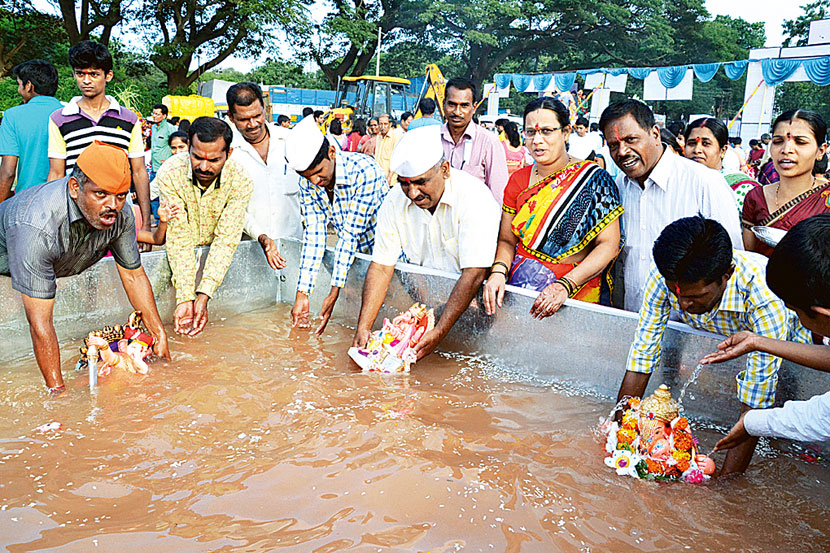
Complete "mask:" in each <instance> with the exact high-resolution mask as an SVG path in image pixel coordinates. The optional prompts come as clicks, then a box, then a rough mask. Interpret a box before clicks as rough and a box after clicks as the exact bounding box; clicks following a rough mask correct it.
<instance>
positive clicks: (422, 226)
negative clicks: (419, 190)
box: [372, 169, 501, 273]
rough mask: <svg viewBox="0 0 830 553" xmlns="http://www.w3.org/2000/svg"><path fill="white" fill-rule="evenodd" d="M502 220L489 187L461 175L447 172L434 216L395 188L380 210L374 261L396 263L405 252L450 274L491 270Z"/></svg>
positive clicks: (417, 261) (414, 260)
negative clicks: (474, 268)
mask: <svg viewBox="0 0 830 553" xmlns="http://www.w3.org/2000/svg"><path fill="white" fill-rule="evenodd" d="M500 220H501V217H500V209H499V206H498V204H497V203H496V200H495V199H494V198H493V194H492V193H491V192H490V189H488V188H487V186H486V185H485V184H484V182H482V181H481V180H479V179H477V178H476V177H474V176H472V175H470V174H469V173H466V172H464V171H461V170H458V169H450V178H449V179H447V180H446V181H445V184H444V193H443V194H442V195H441V199H440V200H439V202H438V206H437V207H436V208H435V213H434V214H431V213H430V212H429V211H427V210H426V209H421V208H420V207H418V206H417V205H415V202H413V201H412V200H410V199H409V198H407V197H406V195H405V194H404V193H403V190H402V189H401V187H400V185H396V186H395V187H394V188H393V189H392V190H391V191H390V192H389V194H388V195H387V196H386V198H385V199H384V200H383V204H382V205H381V206H380V209H379V210H378V225H377V229H376V230H375V247H374V250H373V251H372V261H374V262H375V263H378V264H380V265H394V264H395V263H396V262H397V261H398V259H399V258H400V255H401V252H403V254H404V256H405V260H406V262H407V263H413V264H415V265H421V266H422V267H429V268H432V269H438V270H441V271H447V272H450V273H460V272H461V270H462V269H467V268H470V267H490V266H491V265H492V264H493V259H494V258H495V256H496V241H497V239H498V234H499V222H500Z"/></svg>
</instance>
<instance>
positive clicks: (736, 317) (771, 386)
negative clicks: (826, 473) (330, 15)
mask: <svg viewBox="0 0 830 553" xmlns="http://www.w3.org/2000/svg"><path fill="white" fill-rule="evenodd" d="M652 253H653V256H654V263H652V265H651V270H650V271H649V275H648V278H647V279H646V288H645V292H644V294H645V295H644V300H643V305H642V307H641V308H640V322H639V325H638V327H637V332H636V334H635V337H634V343H633V344H632V346H631V350H630V351H629V354H628V363H627V369H628V370H627V371H626V373H625V377H624V378H623V382H622V385H621V386H620V393H619V396H618V399H622V397H624V396H642V395H643V393H644V392H645V389H646V385H647V384H648V380H649V377H650V376H651V372H652V371H653V370H654V368H655V367H658V366H659V365H660V344H661V341H662V339H663V332H664V331H665V329H666V325H667V323H668V321H669V315H670V314H671V313H672V312H675V313H677V314H678V315H679V318H680V320H681V321H682V322H684V323H686V324H688V325H689V326H691V327H692V328H697V329H700V330H706V331H709V332H714V333H717V334H723V335H728V334H732V333H735V332H740V331H742V330H748V331H751V332H754V333H756V334H758V335H761V336H766V337H768V338H773V339H775V340H797V341H801V342H808V341H809V340H810V336H809V333H808V332H807V331H806V330H805V329H804V327H802V326H801V324H800V323H799V322H798V320H797V318H796V316H795V314H794V313H793V312H791V311H788V310H787V308H786V306H785V305H784V302H783V301H781V300H780V299H778V298H777V297H776V296H775V295H774V294H773V293H772V291H771V290H770V289H769V288H768V287H767V284H766V283H765V282H764V279H763V276H762V275H763V274H764V265H765V261H766V260H765V259H764V258H763V257H762V256H760V255H757V254H754V253H750V252H743V251H737V250H733V249H732V243H731V241H730V238H729V233H728V232H727V231H726V229H724V228H723V226H721V225H720V223H718V222H717V221H714V220H712V219H704V218H703V217H702V216H697V217H686V218H683V219H678V220H677V221H675V222H673V223H672V224H670V225H669V226H667V227H666V228H665V229H663V232H661V233H660V236H659V237H658V238H657V240H656V241H655V243H654V248H653V250H652ZM780 366H781V359H779V358H777V357H773V356H772V355H769V354H767V353H763V352H755V353H752V354H751V355H749V357H748V358H747V362H746V370H745V371H742V372H741V373H739V374H738V375H737V377H736V380H737V382H738V399H739V400H740V402H741V404H742V406H741V409H742V410H741V412H742V413H743V412H745V411H747V410H748V409H750V408H754V409H759V408H760V409H763V408H766V407H770V406H772V404H773V403H774V401H775V389H776V386H777V384H778V368H779V367H780ZM757 441H758V440H757V438H755V439H751V440H747V441H746V442H744V443H743V444H741V445H740V446H738V447H735V448H733V449H732V450H730V451H729V453H728V454H727V456H726V460H725V461H724V464H723V468H722V469H721V474H729V473H732V472H743V471H744V470H746V467H747V466H748V465H749V461H750V459H752V454H753V452H754V451H755V444H756V443H757Z"/></svg>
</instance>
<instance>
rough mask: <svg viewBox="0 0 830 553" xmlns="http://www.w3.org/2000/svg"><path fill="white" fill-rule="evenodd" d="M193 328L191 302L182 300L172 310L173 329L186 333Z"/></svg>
mask: <svg viewBox="0 0 830 553" xmlns="http://www.w3.org/2000/svg"><path fill="white" fill-rule="evenodd" d="M192 328H193V302H192V301H184V302H182V303H180V304H179V305H177V306H176V311H175V312H173V330H175V331H176V332H178V333H179V334H188V333H189V332H190V330H191V329H192Z"/></svg>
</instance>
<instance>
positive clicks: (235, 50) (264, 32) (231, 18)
mask: <svg viewBox="0 0 830 553" xmlns="http://www.w3.org/2000/svg"><path fill="white" fill-rule="evenodd" d="M303 10H304V9H303V7H302V5H301V4H300V0H160V1H159V2H158V3H157V4H155V6H154V8H153V9H147V10H141V11H139V12H137V16H136V21H138V23H139V25H140V30H141V31H142V32H143V33H144V35H145V36H146V37H147V38H148V40H150V42H151V45H150V59H151V60H152V61H153V63H154V64H155V65H156V67H158V68H159V69H161V70H162V71H163V72H164V74H165V75H167V88H168V90H170V91H171V92H173V91H175V90H177V89H181V88H187V87H188V86H190V85H191V84H192V83H193V82H194V81H195V80H196V79H197V78H198V77H199V76H200V75H201V74H203V73H205V72H206V71H209V70H210V69H213V68H214V67H216V66H217V65H219V64H220V63H221V62H222V61H224V60H225V59H227V58H228V56H230V55H231V54H233V55H235V56H239V57H245V56H255V55H256V56H258V55H260V54H261V53H262V51H263V50H266V49H268V48H269V47H270V46H272V45H273V40H274V36H275V35H276V33H277V31H278V30H279V29H285V28H287V27H288V26H291V25H295V26H299V25H301V23H302V22H303V21H304V19H303V17H304V11H303ZM159 35H160V36H161V40H160V41H159V40H158V37H159ZM194 58H195V59H196V63H197V67H196V69H194V70H192V71H191V70H190V67H191V64H192V63H193V61H194Z"/></svg>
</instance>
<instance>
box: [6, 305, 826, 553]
mask: <svg viewBox="0 0 830 553" xmlns="http://www.w3.org/2000/svg"><path fill="white" fill-rule="evenodd" d="M288 313H289V307H288V306H284V305H282V306H277V307H275V308H272V309H268V310H264V311H258V312H252V313H249V314H246V315H241V316H237V317H233V318H231V319H227V320H224V321H215V322H211V323H210V324H209V325H208V327H207V329H206V331H205V332H204V333H203V335H202V336H200V337H198V338H195V339H184V338H178V337H177V338H174V339H173V343H172V344H171V349H172V350H173V352H174V355H175V358H174V362H173V363H170V364H165V363H160V362H156V363H154V364H153V365H152V371H151V373H150V374H149V375H148V376H146V377H140V376H133V375H118V376H116V377H109V378H102V379H101V387H100V389H99V391H98V393H97V394H96V395H95V396H94V397H92V396H90V394H89V393H88V390H87V389H86V377H85V375H84V374H82V373H78V372H75V371H74V370H73V368H72V367H73V365H74V362H75V360H76V359H77V355H76V354H75V352H76V351H77V349H76V348H77V345H71V344H69V345H67V346H66V347H65V348H64V349H63V351H64V374H65V375H67V377H68V378H67V380H68V386H69V388H70V391H69V393H67V394H66V395H65V396H63V397H61V398H58V399H53V400H47V399H45V396H44V392H43V388H42V383H41V377H40V374H39V372H38V371H37V368H36V365H35V364H34V360H33V359H31V358H30V359H26V360H24V361H23V362H18V363H14V364H6V365H5V366H0V546H2V547H3V548H5V550H6V551H9V552H10V553H19V552H24V551H55V552H57V551H60V552H88V551H117V552H123V553H128V552H140V553H147V552H176V553H182V552H202V551H211V552H214V551H215V552H229V551H241V552H257V553H258V552H263V553H264V552H270V551H298V552H313V553H323V552H335V551H349V552H370V551H383V552H399V551H400V552H402V551H416V552H427V551H430V552H435V553H438V552H447V553H448V552H455V551H499V552H510V553H514V552H537V551H539V552H551V551H557V552H558V551H561V552H572V551H573V552H576V551H580V552H588V551H592V552H604V551H609V552H617V551H684V550H693V551H698V552H699V551H718V552H721V551H757V552H762V551H763V552H771V551H795V550H797V551H800V552H801V551H804V552H809V551H828V550H830V539H828V530H829V529H830V498H828V493H827V489H828V487H827V486H828V475H829V474H830V469H827V468H826V467H823V466H819V465H815V464H811V463H810V462H807V461H805V460H803V459H802V458H800V457H798V456H797V455H793V454H790V453H782V452H781V451H779V450H777V449H775V448H771V447H769V446H767V447H765V448H763V450H762V451H761V452H760V454H756V456H755V459H754V460H753V463H752V465H751V468H750V470H749V471H748V472H747V474H746V476H744V477H742V478H737V479H731V480H720V481H712V482H710V483H707V484H705V485H697V486H693V485H687V484H668V485H667V484H656V483H649V482H642V481H637V480H635V479H632V478H629V477H622V476H617V475H616V473H615V472H614V471H612V470H611V469H609V468H607V467H606V466H605V465H604V464H603V452H602V443H601V440H600V439H599V438H598V437H596V436H595V435H594V433H593V431H592V430H593V429H594V428H595V427H596V424H597V422H598V420H599V419H600V417H601V416H603V415H606V414H607V413H608V411H609V409H610V408H611V407H612V405H613V402H612V401H610V400H608V399H606V398H597V397H592V396H590V395H586V394H581V393H578V391H574V390H563V389H558V388H556V387H555V386H552V385H541V384H539V383H528V382H522V381H521V380H520V379H517V378H513V377H512V376H511V375H510V374H508V373H504V372H503V371H500V370H499V369H498V368H497V367H492V366H490V365H488V364H487V363H484V362H482V361H480V360H477V359H474V358H469V357H463V356H450V355H441V356H439V355H433V356H431V357H430V358H428V359H426V360H424V361H422V362H420V363H419V364H418V365H417V366H416V367H415V369H414V371H413V373H412V374H411V375H409V376H408V377H379V376H373V375H363V374H360V373H357V372H355V369H354V365H353V364H352V363H351V362H350V360H349V359H348V356H347V354H346V350H347V347H348V345H349V343H350V341H351V336H352V332H351V331H350V330H349V329H347V328H345V327H342V326H339V325H336V324H332V325H330V326H329V329H328V330H327V332H326V335H325V336H324V337H323V338H321V339H319V338H316V337H314V336H312V335H311V334H309V333H308V332H297V331H292V330H291V328H290V324H289V323H288ZM615 378H616V376H615ZM51 421H58V422H60V423H61V425H62V428H61V429H60V430H58V431H54V432H49V433H46V434H43V433H39V432H37V431H36V430H35V428H36V427H37V426H39V425H41V424H44V423H48V422H51ZM697 434H698V438H699V439H700V441H701V443H702V449H703V450H705V451H708V450H709V449H711V447H712V445H713V444H714V443H715V441H716V440H717V438H718V433H717V432H715V431H711V430H706V429H698V431H697ZM715 458H716V461H717V462H719V463H720V462H722V460H723V457H722V456H719V455H716V456H715Z"/></svg>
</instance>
